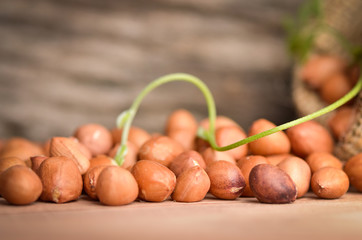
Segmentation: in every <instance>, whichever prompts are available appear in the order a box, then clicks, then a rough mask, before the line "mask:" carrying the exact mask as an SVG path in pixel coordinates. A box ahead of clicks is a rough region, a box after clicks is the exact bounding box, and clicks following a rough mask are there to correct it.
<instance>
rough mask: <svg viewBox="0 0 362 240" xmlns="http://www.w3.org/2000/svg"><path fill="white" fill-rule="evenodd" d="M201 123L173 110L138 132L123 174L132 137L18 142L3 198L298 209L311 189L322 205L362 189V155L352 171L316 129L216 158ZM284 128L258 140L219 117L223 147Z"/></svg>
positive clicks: (4, 167)
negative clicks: (120, 156)
mask: <svg viewBox="0 0 362 240" xmlns="http://www.w3.org/2000/svg"><path fill="white" fill-rule="evenodd" d="M200 126H201V127H203V128H205V129H207V128H208V126H209V120H208V119H204V120H202V121H200V122H198V121H197V120H196V119H195V117H194V116H193V115H192V114H191V113H190V112H189V111H187V110H185V109H178V110H176V111H174V112H172V113H171V114H170V115H169V116H168V118H167V122H166V128H165V131H164V133H154V134H150V133H148V132H147V131H145V130H143V129H141V128H138V127H135V126H132V127H131V129H130V132H129V136H128V141H127V147H128V152H127V155H126V157H125V161H124V163H123V165H122V166H121V167H119V166H117V165H116V163H115V161H114V159H113V158H114V156H115V154H116V152H117V149H118V147H119V145H120V141H121V135H122V129H117V128H115V129H112V130H109V129H107V128H105V127H104V126H102V125H99V124H86V125H83V126H80V127H79V128H78V129H76V131H75V132H74V134H73V136H71V137H53V138H51V139H49V140H48V141H46V142H45V143H42V144H39V143H34V142H31V141H29V140H26V139H23V138H11V139H8V140H4V141H2V142H1V144H0V194H1V196H2V197H3V198H4V199H5V200H6V201H8V202H9V203H11V204H15V205H24V204H30V203H32V202H34V201H38V200H41V201H48V202H55V203H65V202H69V201H75V200H77V199H79V198H80V196H81V195H82V194H87V195H88V196H89V199H92V200H98V201H100V202H101V203H102V204H104V205H112V206H117V205H125V204H129V203H132V202H134V201H135V200H137V199H138V200H142V201H147V202H162V201H165V200H170V199H172V200H173V201H177V202H197V201H202V200H203V199H204V198H205V196H206V195H207V194H208V193H209V194H211V195H213V196H214V197H216V198H218V199H228V200H232V199H237V198H239V197H256V198H257V200H258V201H260V202H263V203H291V202H294V201H295V200H296V199H297V198H302V197H303V196H304V195H305V194H306V193H307V192H308V191H309V189H311V191H313V192H314V193H315V194H316V195H317V196H318V197H320V198H328V199H333V198H339V197H341V196H343V195H344V194H345V193H346V192H347V191H348V189H349V187H350V184H351V185H352V186H354V188H355V189H357V190H358V191H362V153H361V154H358V155H356V156H354V157H352V158H351V159H349V160H348V161H347V162H346V163H345V164H343V162H341V161H340V160H339V159H337V158H336V157H335V156H333V154H332V150H333V147H334V140H333V137H332V135H331V134H330V133H329V131H328V130H327V129H326V128H325V127H323V126H322V125H320V124H319V123H317V122H315V121H308V122H305V123H303V124H300V125H297V126H295V127H292V128H290V129H288V130H287V131H285V132H284V131H281V132H277V133H274V134H272V135H269V136H267V137H263V138H261V139H258V140H256V141H254V142H251V143H249V144H246V145H243V146H240V147H237V148H234V149H232V150H228V151H225V152H218V151H215V150H214V149H212V148H211V147H210V145H209V144H208V142H206V141H204V140H202V139H200V138H198V137H197V136H196V133H197V129H198V127H200ZM273 127H275V124H273V123H272V122H270V121H268V120H266V119H259V120H256V121H255V122H253V124H252V125H251V127H250V129H249V131H248V134H247V133H246V132H245V131H244V129H243V128H242V127H241V126H239V125H238V124H237V123H236V122H235V121H233V120H232V119H230V118H228V117H225V116H217V118H216V123H215V129H216V131H215V139H216V142H217V144H218V145H219V146H226V145H228V144H231V143H234V142H236V141H239V140H241V139H244V138H246V137H247V135H254V134H257V133H260V132H262V131H265V130H268V129H270V128H273Z"/></svg>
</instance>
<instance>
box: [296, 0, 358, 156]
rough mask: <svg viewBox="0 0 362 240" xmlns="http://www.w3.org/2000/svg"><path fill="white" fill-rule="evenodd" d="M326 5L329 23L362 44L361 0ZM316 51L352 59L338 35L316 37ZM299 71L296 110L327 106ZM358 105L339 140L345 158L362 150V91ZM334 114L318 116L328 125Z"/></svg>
mask: <svg viewBox="0 0 362 240" xmlns="http://www.w3.org/2000/svg"><path fill="white" fill-rule="evenodd" d="M323 9H324V13H325V18H324V20H325V21H326V23H327V24H329V25H330V26H332V27H333V28H335V29H336V30H337V31H339V32H340V33H342V34H343V36H344V37H345V38H346V39H347V40H348V41H349V42H350V43H352V44H354V45H361V44H362V0H324V1H323ZM313 53H317V54H319V53H328V54H337V55H339V56H341V57H343V58H345V59H347V60H350V59H349V58H350V55H349V54H348V53H347V52H346V50H345V48H344V47H343V46H342V45H341V43H340V42H339V41H338V39H336V37H334V36H332V35H330V34H326V33H325V34H323V33H322V34H320V35H318V37H317V38H316V42H315V48H313V50H312V54H313ZM298 71H299V67H298V66H296V67H295V71H294V76H293V84H292V86H293V100H294V103H295V106H296V109H297V112H298V113H299V114H300V115H301V116H305V115H307V114H310V113H312V112H315V111H317V110H319V109H321V108H323V107H325V106H326V104H325V103H324V102H323V101H322V100H321V98H320V97H319V95H317V94H316V92H315V91H314V90H311V89H310V88H308V87H307V86H306V85H305V84H304V83H303V82H302V81H301V79H299V78H298ZM355 108H356V111H357V114H356V118H355V119H354V123H353V124H352V127H351V128H350V129H349V130H348V131H347V133H346V134H345V136H344V137H343V138H341V139H340V140H339V141H338V142H337V144H336V148H335V154H336V155H337V157H339V158H340V159H342V160H348V159H349V158H350V157H351V156H353V155H355V154H357V153H360V152H362V93H360V94H359V96H358V97H357V101H356V104H355ZM332 114H333V113H329V114H326V115H324V116H321V117H319V118H317V119H316V120H317V121H319V122H320V123H321V124H323V125H325V126H327V120H328V118H329V117H330V116H331V115H332Z"/></svg>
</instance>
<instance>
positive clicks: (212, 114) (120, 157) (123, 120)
mask: <svg viewBox="0 0 362 240" xmlns="http://www.w3.org/2000/svg"><path fill="white" fill-rule="evenodd" d="M174 81H185V82H189V83H192V84H194V85H195V86H196V87H198V88H199V89H200V91H201V92H202V93H203V95H204V97H205V100H206V103H207V107H208V114H209V123H210V124H209V129H203V128H200V129H198V133H197V135H198V137H200V138H203V139H205V140H206V141H208V142H209V143H210V145H211V147H212V148H213V149H215V150H217V151H227V150H231V149H233V148H236V147H239V146H241V145H244V144H247V143H250V142H252V141H255V140H257V139H259V138H262V137H265V136H268V135H271V134H273V133H276V132H279V131H282V130H285V129H287V128H290V127H293V126H295V125H298V124H301V123H303V122H306V121H309V120H312V119H314V118H317V117H319V116H322V115H324V114H326V113H328V112H331V111H333V110H335V109H336V108H338V107H340V106H342V105H343V104H345V103H347V102H348V101H350V100H351V99H352V98H353V97H355V96H356V95H357V94H358V93H359V92H360V91H361V89H362V76H361V77H360V78H359V80H358V82H357V83H356V85H355V86H354V87H353V89H352V90H351V91H350V92H348V93H347V94H346V95H345V96H344V97H342V98H341V99H339V100H338V101H336V102H334V103H332V104H331V105H329V106H327V107H325V108H322V109H320V110H319V111H317V112H314V113H312V114H309V115H307V116H304V117H301V118H298V119H296V120H293V121H290V122H287V123H284V124H282V125H280V126H277V127H275V128H272V129H269V130H267V131H264V132H261V133H259V134H256V135H253V136H250V137H248V138H245V139H242V140H240V141H238V142H235V143H232V144H230V145H227V146H223V147H220V146H218V145H217V144H216V141H215V119H216V107H215V101H214V98H213V96H212V94H211V92H210V90H209V88H208V87H207V86H206V84H205V83H203V82H202V81H201V80H200V79H199V78H197V77H195V76H192V75H189V74H185V73H175V74H170V75H166V76H163V77H160V78H158V79H156V80H154V81H153V82H151V83H150V84H148V85H147V86H146V87H145V88H144V89H143V90H142V92H141V93H140V94H139V95H138V96H137V98H136V99H135V100H134V102H133V104H132V106H131V108H130V109H129V110H127V111H125V112H123V113H121V114H120V115H119V117H118V118H117V126H118V127H119V128H122V129H123V131H122V140H121V145H120V147H119V149H118V151H117V154H116V156H115V161H116V162H117V164H118V165H119V166H122V164H123V162H124V158H125V156H126V154H127V139H128V133H129V129H130V127H131V124H132V121H133V119H134V117H135V114H136V112H137V110H138V108H139V106H140V104H141V102H142V100H143V98H144V97H145V96H146V95H147V94H148V93H149V92H151V91H152V90H153V89H155V88H156V87H158V86H161V85H163V84H165V83H168V82H174Z"/></svg>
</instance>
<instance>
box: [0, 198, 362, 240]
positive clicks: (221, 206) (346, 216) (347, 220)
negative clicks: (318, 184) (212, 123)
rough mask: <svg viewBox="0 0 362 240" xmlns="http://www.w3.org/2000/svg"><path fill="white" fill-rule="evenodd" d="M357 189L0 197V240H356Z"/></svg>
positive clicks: (361, 205)
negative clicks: (112, 200) (224, 195)
mask: <svg viewBox="0 0 362 240" xmlns="http://www.w3.org/2000/svg"><path fill="white" fill-rule="evenodd" d="M361 224H362V194H361V193H355V192H349V193H347V194H346V195H344V196H343V197H342V198H340V199H336V200H323V199H318V198H316V197H315V196H314V194H312V193H308V194H307V196H306V197H303V198H301V199H298V200H297V201H295V202H294V203H292V204H281V205H271V204H261V203H259V202H258V201H257V200H256V199H255V198H239V199H237V200H233V201H226V200H218V199H215V198H213V197H212V196H207V198H206V199H204V200H203V201H201V202H196V203H178V202H173V201H170V200H167V201H164V202H161V203H149V202H138V201H137V202H134V203H132V204H129V205H126V206H117V207H109V206H103V205H101V204H100V203H99V202H97V201H91V200H89V199H88V198H87V197H86V196H82V198H81V199H80V200H78V201H75V202H71V203H66V204H54V203H44V202H36V203H34V204H31V205H29V206H12V205H8V204H7V203H6V202H5V200H4V199H0V236H1V239H3V240H5V239H6V240H7V239H9V240H10V239H27V240H29V239H155V240H156V239H227V240H229V239H293V240H294V239H328V240H333V239H336V240H337V239H346V240H347V239H356V240H357V239H362V225H361Z"/></svg>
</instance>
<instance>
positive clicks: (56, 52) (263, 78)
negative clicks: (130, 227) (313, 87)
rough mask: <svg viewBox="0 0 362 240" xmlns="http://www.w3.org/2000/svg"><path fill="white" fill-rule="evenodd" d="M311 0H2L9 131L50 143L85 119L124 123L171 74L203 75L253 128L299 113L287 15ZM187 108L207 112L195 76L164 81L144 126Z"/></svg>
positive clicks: (3, 99) (1, 58) (1, 115)
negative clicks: (151, 86)
mask: <svg viewBox="0 0 362 240" xmlns="http://www.w3.org/2000/svg"><path fill="white" fill-rule="evenodd" d="M302 2H303V1H302V0H254V1H246V0H198V1H194V0H154V1H146V0H140V1H133V0H123V1H116V0H103V1H99V0H63V1H58V0H33V1H31V0H1V1H0V105H1V107H0V138H8V137H11V136H24V137H27V138H30V139H33V140H37V141H43V140H46V139H48V138H49V137H51V136H54V135H62V136H66V135H70V134H72V132H73V131H74V129H75V128H76V127H77V126H79V125H80V124H83V123H90V122H96V123H100V124H103V125H105V126H107V127H109V128H112V127H114V126H115V120H116V117H117V115H118V114H119V113H120V112H122V111H123V110H125V109H126V108H128V107H129V106H130V105H131V103H132V100H133V99H134V98H135V97H136V95H137V93H139V92H140V91H141V89H142V88H143V87H145V86H146V84H147V83H149V82H150V81H151V80H153V79H155V78H157V77H160V76H162V75H164V74H168V73H173V72H186V73H190V74H194V75H196V76H198V77H200V78H201V79H202V80H203V81H205V83H206V84H207V85H208V86H209V88H210V89H211V91H212V93H213V94H214V97H215V100H216V105H217V107H218V113H219V114H223V115H227V116H230V117H232V118H233V119H235V120H236V121H238V122H239V123H240V124H241V125H242V126H243V127H244V128H245V129H247V128H248V127H249V126H250V124H251V122H252V121H253V120H255V119H257V118H260V117H264V118H267V119H270V120H271V121H274V122H275V123H277V124H279V123H283V122H286V121H288V120H291V119H293V118H294V114H295V113H294V108H293V104H292V102H291V96H290V95H291V94H290V79H291V74H290V69H291V59H290V58H289V57H288V54H287V52H286V50H285V42H284V31H283V28H282V21H283V19H285V17H286V16H290V15H293V14H295V12H296V10H297V8H298V6H299V5H300V4H301V3H302ZM181 107H182V108H186V109H188V110H190V111H192V113H194V114H195V116H196V117H197V118H198V119H201V118H204V117H206V116H207V110H206V104H205V101H204V99H203V97H202V96H201V95H200V93H199V91H198V90H197V89H196V88H195V87H193V86H192V85H189V84H188V83H171V84H168V85H165V86H162V87H161V88H159V89H157V90H156V91H155V92H153V93H152V94H151V95H149V96H148V97H147V99H146V101H145V102H144V103H143V104H142V106H141V108H140V112H139V114H138V115H137V117H136V119H135V124H136V125H138V126H141V127H144V128H145V129H147V130H149V131H162V130H163V124H164V122H165V118H166V117H167V115H168V114H169V113H170V112H171V111H172V110H174V109H177V108H181Z"/></svg>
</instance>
